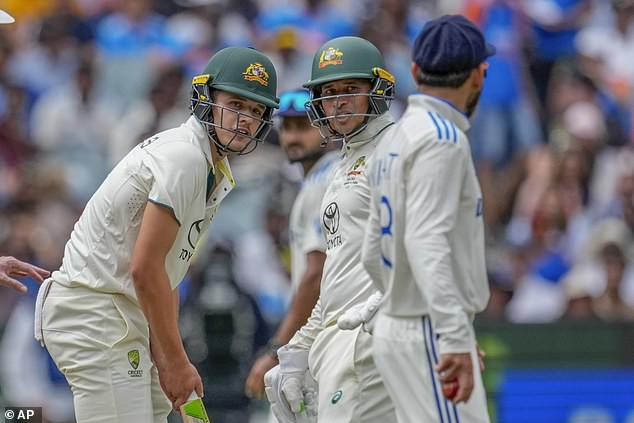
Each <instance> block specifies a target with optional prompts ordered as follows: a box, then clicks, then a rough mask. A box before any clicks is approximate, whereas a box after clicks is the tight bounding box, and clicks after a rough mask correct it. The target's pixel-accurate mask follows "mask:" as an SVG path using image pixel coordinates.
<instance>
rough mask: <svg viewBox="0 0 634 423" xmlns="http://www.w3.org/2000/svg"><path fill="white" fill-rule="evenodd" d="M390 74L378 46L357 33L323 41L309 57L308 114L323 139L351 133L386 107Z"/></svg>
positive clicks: (391, 87)
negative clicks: (311, 59) (310, 62)
mask: <svg viewBox="0 0 634 423" xmlns="http://www.w3.org/2000/svg"><path fill="white" fill-rule="evenodd" d="M394 82H395V80H394V77H393V76H392V75H391V74H390V73H389V72H388V71H387V70H386V69H385V61H384V59H383V56H382V55H381V53H380V52H379V50H378V49H377V48H376V47H375V46H374V45H373V44H372V43H371V42H369V41H367V40H364V39H362V38H358V37H339V38H335V39H333V40H331V41H328V42H327V43H326V44H324V45H323V46H322V47H321V48H320V49H319V51H318V53H317V54H315V57H314V58H313V66H312V72H311V77H310V80H309V81H308V82H306V83H305V84H304V87H306V88H308V89H309V90H310V97H311V98H310V102H309V105H308V108H307V109H308V115H309V117H310V119H311V121H312V123H313V125H315V126H317V127H318V128H319V130H320V131H321V135H322V137H323V138H324V139H325V140H327V141H332V140H342V139H349V138H351V137H354V136H355V135H356V134H358V133H359V132H361V131H363V129H364V128H365V127H366V126H367V124H368V122H369V121H370V120H372V119H374V118H376V117H378V116H380V115H382V114H383V113H385V112H387V111H388V109H389V108H390V104H391V102H392V99H393V98H394Z"/></svg>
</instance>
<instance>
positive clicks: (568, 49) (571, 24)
mask: <svg viewBox="0 0 634 423" xmlns="http://www.w3.org/2000/svg"><path fill="white" fill-rule="evenodd" d="M519 3H520V5H521V7H522V10H523V12H524V13H525V14H526V16H527V17H528V18H529V19H530V21H531V24H532V30H533V33H532V36H533V39H532V43H531V44H529V46H530V54H531V56H530V59H531V60H530V68H531V73H532V75H533V80H534V81H535V85H536V87H537V97H538V100H539V101H540V103H541V104H542V105H544V104H545V103H546V93H547V90H548V85H549V83H550V76H551V73H552V70H553V67H554V65H555V63H556V62H557V61H559V60H562V59H571V58H572V57H573V56H574V55H575V53H576V50H575V45H574V40H575V37H576V35H577V33H578V32H579V30H580V29H581V28H582V27H583V25H584V23H585V22H586V20H587V19H588V17H589V16H590V12H591V10H592V9H591V7H592V1H591V0H521V1H520V2H519Z"/></svg>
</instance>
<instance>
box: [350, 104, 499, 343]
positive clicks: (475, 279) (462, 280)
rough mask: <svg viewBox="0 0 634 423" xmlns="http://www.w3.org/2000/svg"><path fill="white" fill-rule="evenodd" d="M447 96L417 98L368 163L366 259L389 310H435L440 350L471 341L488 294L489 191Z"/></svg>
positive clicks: (463, 123)
mask: <svg viewBox="0 0 634 423" xmlns="http://www.w3.org/2000/svg"><path fill="white" fill-rule="evenodd" d="M468 128H469V120H468V119H467V117H466V116H465V115H463V114H462V113H461V112H460V111H459V110H457V109H456V108H454V107H453V106H452V105H450V104H449V103H447V102H446V101H444V100H441V99H438V98H435V97H431V96H427V95H413V96H410V98H409V106H408V108H407V110H406V112H405V114H404V115H403V117H402V118H401V120H400V121H399V122H398V124H397V125H396V128H395V130H394V132H393V133H392V137H391V138H390V139H384V141H383V142H382V143H381V144H380V145H379V146H378V147H377V149H376V152H375V157H374V161H373V162H372V165H371V169H370V172H369V173H370V176H369V179H370V181H371V186H372V201H371V206H370V207H371V213H370V220H369V222H368V227H367V231H366V235H365V240H364V245H363V262H364V265H365V266H366V268H367V270H368V272H369V273H370V275H371V276H372V279H373V281H374V282H375V284H376V286H377V287H378V288H379V289H380V290H381V291H382V292H384V293H385V295H384V299H383V304H382V306H381V308H382V310H383V312H384V313H386V314H388V315H392V316H400V317H414V316H422V315H430V316H431V320H432V322H433V324H434V330H435V332H436V333H438V334H439V335H440V339H439V344H440V350H441V352H443V353H448V352H467V351H470V349H471V348H472V347H473V343H474V342H475V340H474V339H473V331H472V329H471V324H472V321H473V318H474V315H475V313H477V312H480V311H482V310H483V309H484V307H485V306H486V304H487V302H488V300H489V286H488V281H487V276H486V267H485V254H484V225H483V221H482V194H481V191H480V184H479V182H478V179H477V177H476V173H475V169H474V166H473V162H472V159H471V149H470V147H469V142H468V139H467V137H466V135H465V131H466V130H467V129H468Z"/></svg>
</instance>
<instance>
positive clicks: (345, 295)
mask: <svg viewBox="0 0 634 423" xmlns="http://www.w3.org/2000/svg"><path fill="white" fill-rule="evenodd" d="M392 128H394V120H393V119H392V117H391V115H390V114H389V112H388V113H384V114H383V115H381V116H379V117H377V118H376V119H373V120H372V121H370V123H369V124H368V126H367V127H366V128H365V129H364V130H363V131H361V132H360V133H359V134H358V135H356V136H354V137H353V138H351V139H350V140H349V141H348V142H347V143H345V144H344V146H343V149H342V152H343V154H342V158H341V161H340V162H339V163H338V164H336V167H335V169H334V170H333V174H332V176H331V179H330V182H329V184H328V188H327V189H326V193H325V194H324V198H323V200H322V203H321V209H320V210H321V213H320V219H321V226H322V231H323V232H324V235H325V237H326V261H325V262H324V270H323V273H322V277H321V290H320V295H319V300H318V301H317V304H316V305H315V308H314V309H313V312H312V314H311V317H310V318H309V319H308V322H307V323H306V324H305V325H304V326H303V327H302V329H300V330H299V331H298V332H297V333H296V334H295V336H294V337H293V339H291V341H290V342H289V344H290V345H291V347H298V348H300V349H309V348H310V346H311V345H312V343H313V341H314V339H315V337H316V336H317V335H318V334H319V332H320V331H321V330H322V329H323V328H324V327H326V326H328V325H331V324H332V323H334V322H335V321H336V320H337V319H338V318H339V316H341V315H342V314H343V313H344V312H345V311H346V310H347V309H348V308H349V307H352V306H354V305H356V304H361V303H364V302H365V301H366V300H367V299H368V298H369V297H370V295H372V294H373V293H374V292H375V290H376V288H375V287H374V286H373V285H372V281H371V279H370V276H369V275H368V273H367V272H366V270H365V269H364V267H363V265H362V263H361V245H362V241H363V233H364V231H365V227H366V223H367V220H368V215H369V212H370V210H369V202H370V187H369V185H368V180H367V172H366V171H367V167H368V164H369V163H370V162H371V160H372V154H373V153H374V149H375V147H376V145H377V143H378V142H379V140H380V139H382V138H385V137H389V136H390V135H389V133H390V132H391V130H392Z"/></svg>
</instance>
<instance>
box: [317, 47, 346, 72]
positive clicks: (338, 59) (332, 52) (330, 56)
mask: <svg viewBox="0 0 634 423" xmlns="http://www.w3.org/2000/svg"><path fill="white" fill-rule="evenodd" d="M342 63H343V52H342V51H341V50H339V49H338V48H334V47H329V48H328V49H327V50H324V51H322V52H321V55H320V56H319V67H320V68H325V67H326V66H330V65H340V64H342Z"/></svg>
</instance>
